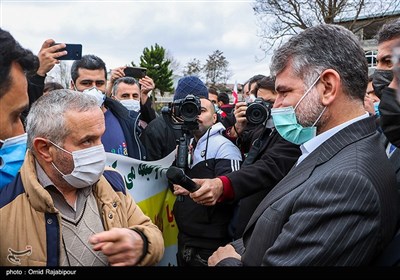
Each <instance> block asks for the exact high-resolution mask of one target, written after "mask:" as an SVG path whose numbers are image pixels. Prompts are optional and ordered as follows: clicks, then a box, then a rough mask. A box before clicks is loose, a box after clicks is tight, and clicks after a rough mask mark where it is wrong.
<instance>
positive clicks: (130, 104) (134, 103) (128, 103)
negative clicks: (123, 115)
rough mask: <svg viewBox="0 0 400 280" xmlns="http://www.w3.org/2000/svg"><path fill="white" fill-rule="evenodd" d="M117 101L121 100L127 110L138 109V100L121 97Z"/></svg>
mask: <svg viewBox="0 0 400 280" xmlns="http://www.w3.org/2000/svg"><path fill="white" fill-rule="evenodd" d="M119 102H121V104H122V105H124V107H125V108H126V109H128V110H129V111H136V112H139V111H140V101H139V100H135V99H122V100H120V101H119Z"/></svg>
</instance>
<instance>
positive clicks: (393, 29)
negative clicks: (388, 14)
mask: <svg viewBox="0 0 400 280" xmlns="http://www.w3.org/2000/svg"><path fill="white" fill-rule="evenodd" d="M396 38H400V19H396V20H392V21H390V22H388V23H386V24H384V25H382V27H381V28H380V29H379V31H378V34H376V39H377V40H378V44H381V43H383V42H386V41H390V40H393V39H396Z"/></svg>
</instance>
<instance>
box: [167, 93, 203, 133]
mask: <svg viewBox="0 0 400 280" xmlns="http://www.w3.org/2000/svg"><path fill="white" fill-rule="evenodd" d="M161 113H162V114H163V116H168V117H169V118H168V119H169V122H170V123H171V124H173V125H180V127H176V129H186V130H195V129H198V127H199V124H198V122H197V116H198V115H200V113H201V102H200V98H199V97H197V96H194V95H193V94H189V95H187V96H186V97H185V98H182V99H177V100H175V101H173V102H172V103H170V104H169V105H168V106H165V107H163V108H162V109H161ZM180 120H183V122H182V121H180Z"/></svg>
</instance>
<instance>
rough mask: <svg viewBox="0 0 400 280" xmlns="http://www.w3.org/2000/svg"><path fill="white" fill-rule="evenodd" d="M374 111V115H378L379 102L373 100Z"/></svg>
mask: <svg viewBox="0 0 400 280" xmlns="http://www.w3.org/2000/svg"><path fill="white" fill-rule="evenodd" d="M374 111H375V116H377V117H379V116H380V115H381V113H380V112H379V102H374Z"/></svg>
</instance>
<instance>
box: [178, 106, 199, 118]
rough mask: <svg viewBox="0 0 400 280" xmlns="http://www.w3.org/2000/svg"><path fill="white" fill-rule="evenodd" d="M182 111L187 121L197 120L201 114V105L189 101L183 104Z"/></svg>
mask: <svg viewBox="0 0 400 280" xmlns="http://www.w3.org/2000/svg"><path fill="white" fill-rule="evenodd" d="M180 113H181V116H182V118H183V119H184V120H185V121H188V122H189V121H195V120H197V116H198V115H199V107H198V105H197V104H196V103H194V102H192V101H187V102H184V103H183V104H182V105H181V108H180Z"/></svg>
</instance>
